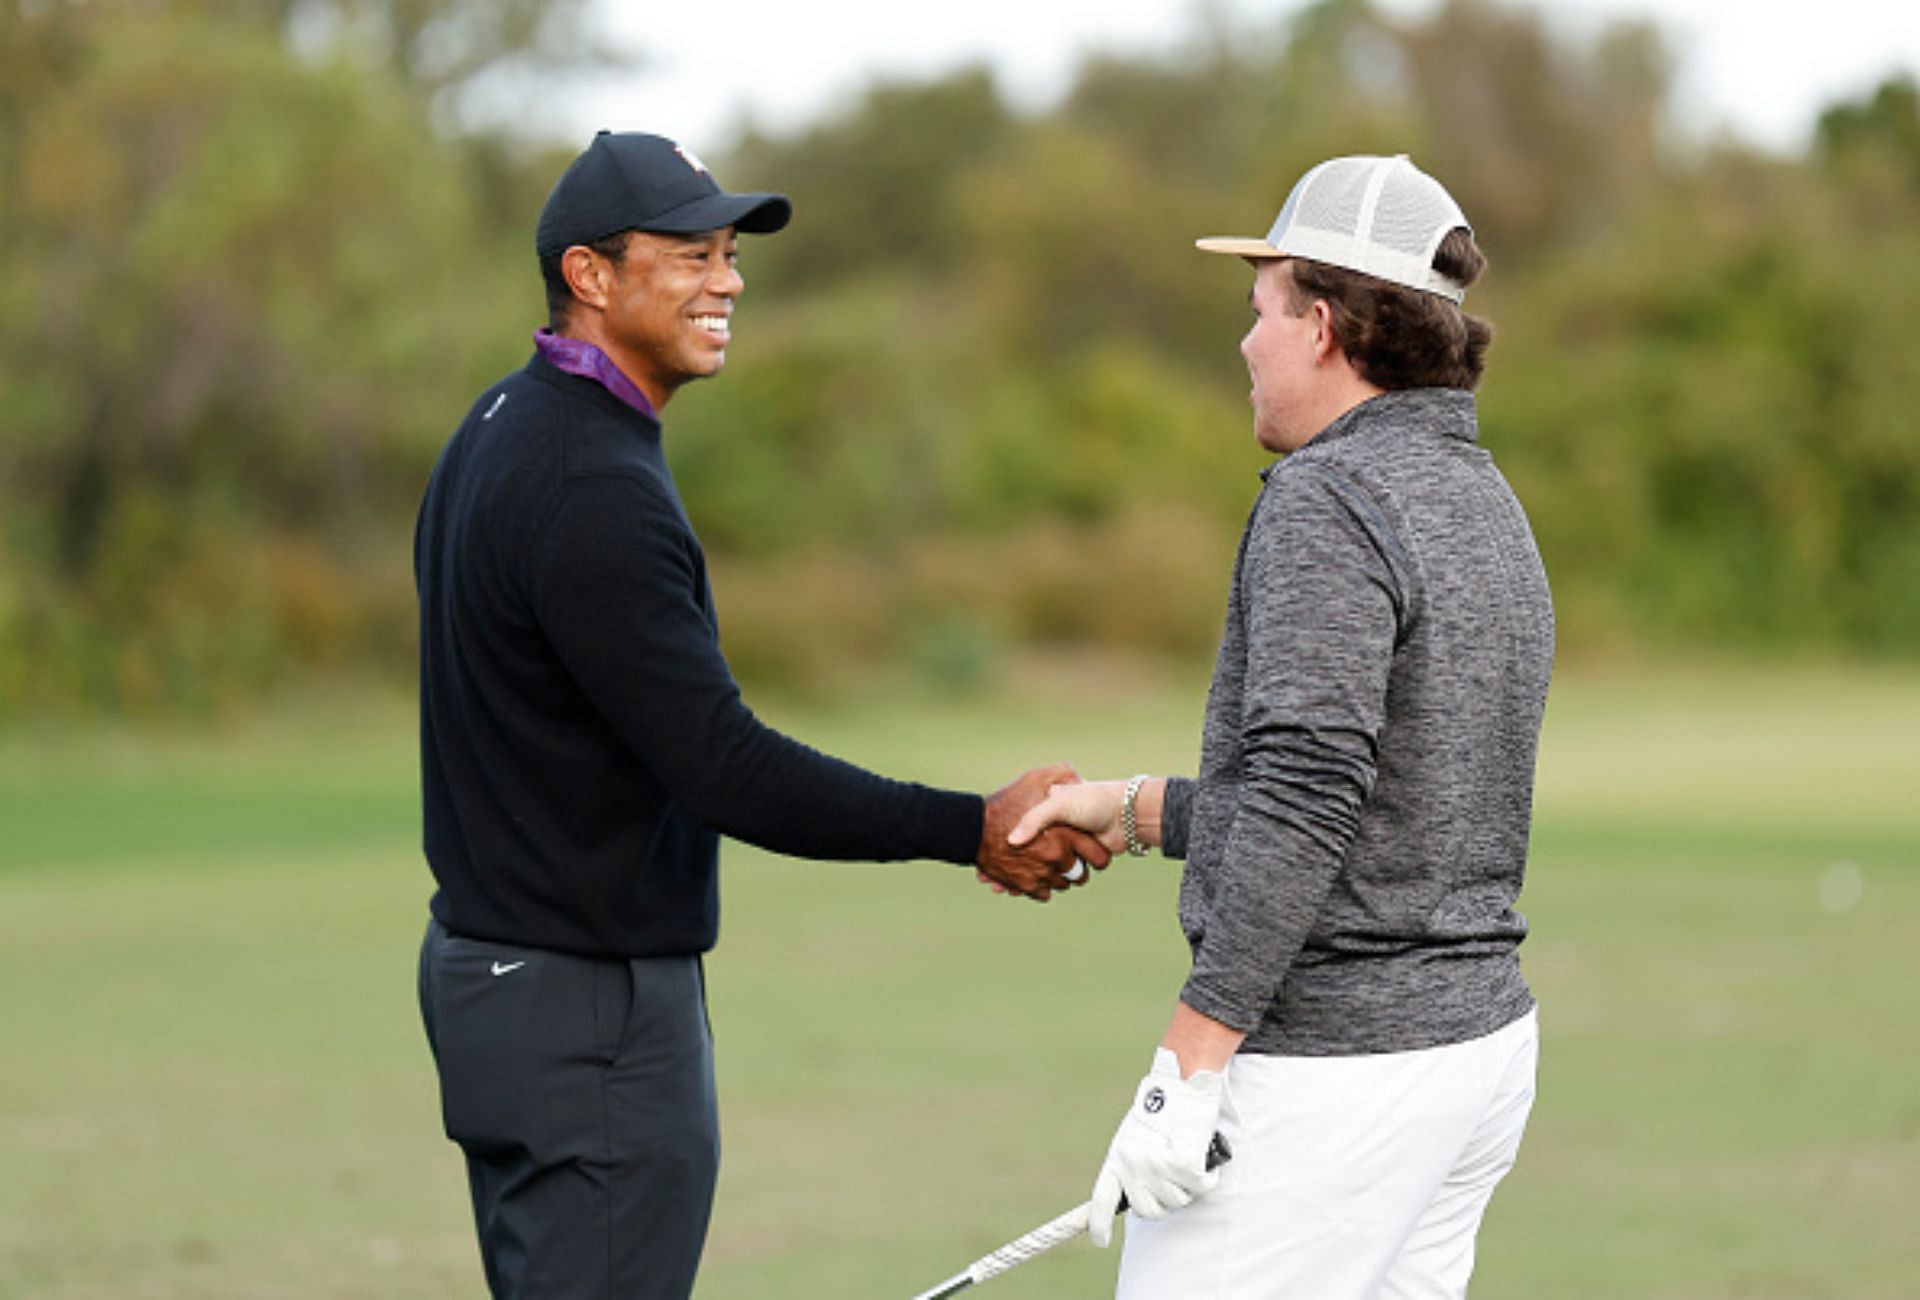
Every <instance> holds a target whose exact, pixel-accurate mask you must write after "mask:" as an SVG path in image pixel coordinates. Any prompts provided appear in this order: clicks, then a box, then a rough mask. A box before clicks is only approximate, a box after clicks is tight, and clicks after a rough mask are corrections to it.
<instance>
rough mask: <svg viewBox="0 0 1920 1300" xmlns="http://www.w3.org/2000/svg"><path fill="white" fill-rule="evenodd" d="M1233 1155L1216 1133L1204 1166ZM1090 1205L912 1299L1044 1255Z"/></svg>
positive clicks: (1123, 1201)
mask: <svg viewBox="0 0 1920 1300" xmlns="http://www.w3.org/2000/svg"><path fill="white" fill-rule="evenodd" d="M1232 1158H1233V1151H1232V1149H1231V1148H1229V1147H1228V1146H1227V1140H1226V1139H1225V1138H1223V1137H1221V1136H1220V1135H1219V1134H1218V1133H1215V1134H1214V1135H1213V1141H1212V1142H1210V1143H1208V1145H1207V1168H1209V1169H1218V1168H1219V1167H1220V1166H1221V1165H1223V1164H1225V1163H1226V1162H1227V1161H1228V1160H1230V1159H1232ZM1092 1208H1093V1203H1092V1202H1091V1201H1087V1202H1083V1203H1082V1204H1079V1205H1076V1206H1074V1207H1073V1208H1072V1209H1071V1210H1068V1211H1067V1212H1066V1213H1065V1214H1062V1215H1060V1216H1058V1217H1057V1218H1054V1219H1050V1220H1048V1221H1047V1222H1046V1223H1043V1224H1041V1225H1040V1226H1039V1227H1037V1228H1035V1229H1034V1230H1033V1231H1032V1232H1029V1233H1026V1234H1025V1235H1023V1236H1020V1237H1016V1238H1015V1239H1014V1240H1012V1241H1010V1242H1008V1243H1007V1244H1006V1245H1004V1246H1002V1247H1000V1249H998V1250H996V1251H994V1252H993V1253H992V1254H991V1255H982V1256H981V1257H980V1258H979V1259H976V1260H974V1261H973V1263H971V1264H969V1265H967V1267H966V1271H965V1272H961V1273H955V1274H954V1275H953V1276H952V1277H950V1278H948V1279H947V1280H946V1281H944V1282H942V1283H940V1284H939V1285H938V1286H936V1287H934V1288H933V1289H932V1290H931V1291H922V1292H921V1293H920V1294H919V1295H917V1296H915V1297H914V1298H913V1300H945V1297H947V1296H950V1295H958V1294H959V1293H960V1292H962V1291H964V1290H966V1289H967V1288H968V1287H970V1286H972V1285H974V1284H975V1283H976V1282H985V1281H986V1280H987V1279H988V1278H993V1277H998V1276H1000V1275H1001V1274H1002V1273H1004V1272H1006V1271H1007V1270H1008V1269H1010V1268H1017V1267H1018V1266H1020V1265H1021V1264H1024V1263H1026V1262H1027V1261H1028V1260H1030V1259H1032V1258H1033V1257H1034V1256H1035V1255H1043V1254H1045V1253H1046V1252H1047V1251H1050V1250H1052V1249H1053V1248H1054V1247H1055V1246H1058V1245H1060V1244H1062V1243H1064V1242H1068V1241H1072V1240H1073V1239H1074V1238H1075V1237H1077V1236H1079V1235H1080V1234H1081V1233H1083V1232H1085V1231H1086V1230H1087V1216H1088V1211H1089V1210H1091V1209H1092ZM1114 1212H1115V1213H1116V1214H1125V1213H1126V1212H1127V1198H1126V1197H1125V1196H1122V1197H1121V1198H1120V1204H1119V1205H1118V1206H1116V1207H1115V1208H1114Z"/></svg>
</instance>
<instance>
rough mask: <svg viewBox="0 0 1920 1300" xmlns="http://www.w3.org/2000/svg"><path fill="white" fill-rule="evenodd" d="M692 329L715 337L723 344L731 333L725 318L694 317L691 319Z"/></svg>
mask: <svg viewBox="0 0 1920 1300" xmlns="http://www.w3.org/2000/svg"><path fill="white" fill-rule="evenodd" d="M693 327H694V328H695V329H697V330H703V331H705V332H706V333H708V334H712V335H715V336H716V337H718V338H719V339H720V340H721V341H722V342H725V341H726V339H727V338H728V336H729V334H730V333H731V331H730V329H729V327H728V322H727V318H726V317H725V316H695V317H694V318H693Z"/></svg>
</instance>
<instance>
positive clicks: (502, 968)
mask: <svg viewBox="0 0 1920 1300" xmlns="http://www.w3.org/2000/svg"><path fill="white" fill-rule="evenodd" d="M524 965H526V963H525V962H523V961H508V962H499V961H497V962H495V963H494V964H493V973H494V974H495V975H507V974H511V973H512V972H514V971H517V970H519V969H520V968H521V967H522V966H524Z"/></svg>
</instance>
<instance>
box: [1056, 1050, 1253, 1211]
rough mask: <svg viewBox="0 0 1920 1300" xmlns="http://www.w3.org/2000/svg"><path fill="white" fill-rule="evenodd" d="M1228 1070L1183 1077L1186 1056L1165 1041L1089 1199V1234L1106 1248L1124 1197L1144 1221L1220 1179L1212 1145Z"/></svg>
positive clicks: (1205, 1071)
mask: <svg viewBox="0 0 1920 1300" xmlns="http://www.w3.org/2000/svg"><path fill="white" fill-rule="evenodd" d="M1225 1091H1226V1076H1225V1075H1224V1074H1220V1073H1218V1072H1216V1071H1213V1070H1196V1071H1194V1072H1193V1074H1192V1075H1190V1076H1188V1077H1187V1078H1184V1079H1183V1078H1181V1077H1180V1059H1179V1058H1178V1057H1177V1056H1175V1055H1174V1054H1173V1053H1172V1052H1170V1051H1168V1050H1167V1049H1166V1048H1164V1047H1162V1048H1160V1049H1158V1050H1157V1051H1155V1052H1154V1054H1153V1070H1152V1072H1151V1073H1149V1074H1148V1075H1147V1077H1146V1078H1144V1079H1142V1080H1141V1081H1140V1088H1139V1090H1138V1092H1137V1093H1136V1094H1135V1096H1134V1099H1133V1109H1131V1110H1129V1111H1128V1112H1127V1117H1126V1118H1125V1119H1123V1120H1121V1121H1120V1129H1119V1131H1118V1132H1116V1133H1115V1134H1114V1135H1113V1145H1112V1146H1111V1147H1109V1148H1108V1150H1107V1159H1106V1163H1105V1164H1103V1165H1102V1166H1101V1167H1100V1177H1099V1179H1098V1180H1096V1181H1095V1183H1094V1185H1093V1198H1092V1200H1091V1201H1089V1202H1088V1207H1087V1213H1088V1220H1087V1236H1088V1238H1089V1239H1091V1240H1092V1242H1093V1244H1094V1245H1096V1246H1099V1247H1102V1248H1103V1249H1104V1248H1105V1247H1106V1245H1107V1244H1108V1243H1109V1242H1110V1241H1112V1240H1113V1216H1114V1213H1115V1212H1116V1211H1117V1210H1118V1209H1119V1206H1120V1197H1121V1196H1122V1195H1123V1194H1124V1195H1125V1196H1126V1198H1127V1204H1128V1208H1129V1209H1131V1210H1132V1211H1133V1212H1134V1213H1135V1214H1137V1215H1139V1216H1140V1217H1141V1218H1143V1219H1157V1218H1159V1217H1160V1216H1161V1215H1163V1214H1170V1213H1172V1212H1173V1211H1175V1210H1177V1209H1179V1208H1180V1207H1181V1206H1183V1205H1185V1204H1186V1203H1187V1202H1189V1201H1191V1200H1193V1198H1194V1197H1196V1196H1199V1195H1200V1194H1201V1193H1203V1192H1206V1191H1209V1190H1211V1189H1212V1187H1213V1185H1214V1184H1215V1183H1217V1182H1219V1181H1220V1174H1219V1172H1218V1171H1217V1170H1213V1169H1208V1168H1207V1149H1208V1147H1209V1146H1211V1145H1212V1143H1213V1133H1214V1127H1215V1125H1216V1124H1218V1123H1219V1120H1220V1099H1221V1097H1222V1095H1223V1094H1224V1093H1225Z"/></svg>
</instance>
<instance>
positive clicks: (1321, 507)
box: [1181, 464, 1408, 1031]
mask: <svg viewBox="0 0 1920 1300" xmlns="http://www.w3.org/2000/svg"><path fill="white" fill-rule="evenodd" d="M1407 581H1408V573H1407V569H1406V563H1405V559H1404V550H1403V548H1401V547H1400V546H1399V545H1398V544H1397V542H1396V541H1395V539H1394V537H1393V534H1392V531H1391V528H1390V527H1389V525H1388V523H1387V521H1386V519H1385V518H1384V516H1383V515H1382V514H1381V513H1380V511H1379V510H1378V509H1377V508H1376V507H1375V505H1374V504H1373V502H1372V501H1371V500H1370V499H1369V498H1368V497H1367V496H1366V495H1365V494H1364V493H1363V492H1362V491H1361V490H1360V489H1359V488H1358V487H1356V486H1354V485H1353V484H1351V483H1348V482H1346V481H1345V480H1343V479H1338V478H1336V477H1334V476H1333V475H1331V474H1328V473H1326V472H1325V471H1322V470H1319V469H1318V468H1316V467H1314V466H1310V465H1304V464H1303V465H1297V466H1283V467H1282V468H1281V469H1280V470H1279V471H1277V472H1276V473H1275V474H1274V475H1273V476H1272V477H1271V478H1270V479H1269V482H1268V486H1267V488H1266V490H1265V492H1264V493H1263V494H1262V499H1261V503H1260V506H1259V508H1258V510H1257V511H1256V513H1255V517H1254V520H1253V524H1252V528H1251V530H1250V534H1249V539H1248V547H1247V554H1246V561H1245V563H1244V565H1243V567H1242V572H1241V575H1240V584H1241V588H1240V592H1239V597H1240V600H1241V601H1242V602H1243V605H1244V608H1245V610H1246V620H1247V629H1246V630H1247V637H1246V640H1247V658H1248V661H1247V671H1246V696H1245V708H1244V712H1243V716H1242V741H1243V745H1244V759H1243V762H1244V766H1243V770H1242V772H1241V781H1240V798H1239V803H1238V805H1237V807H1236V810H1235V815H1234V822H1233V829H1232V832H1231V834H1230V835H1229V836H1228V839H1227V843H1226V848H1225V855H1224V860H1223V863H1222V868H1221V870H1222V877H1221V883H1220V887H1219V888H1218V889H1217V890H1216V891H1215V893H1214V896H1213V902H1212V906H1211V908H1210V910H1209V912H1208V915H1207V917H1206V922H1205V930H1204V937H1203V938H1202V940H1201V942H1200V944H1199V946H1198V947H1197V949H1196V951H1195V954H1194V965H1193V970H1192V972H1191V974H1190V975H1189V977H1188V980H1187V984H1186V987H1185V989H1184V990H1183V991H1182V994H1181V1000H1182V1001H1184V1002H1186V1003H1187V1005H1189V1006H1191V1007H1192V1008H1193V1009H1194V1010H1196V1011H1199V1012H1201V1013H1203V1014H1205V1015H1208V1016H1211V1017H1212V1018H1214V1019H1216V1020H1219V1021H1221V1022H1222V1023H1224V1024H1226V1025H1228V1026H1230V1027H1232V1028H1235V1029H1239V1030H1242V1031H1251V1030H1252V1029H1253V1028H1254V1027H1255V1026H1256V1025H1258V1024H1259V1022H1260V1019H1261V1017H1262V1015H1263V1014H1264V1012H1265V1011H1266V1009H1267V1007H1268V1006H1269V1005H1270V1004H1271V1003H1272V1001H1273V999H1274V998H1275V996H1276V995H1277V994H1278V992H1279V989H1280V986H1281V984H1282V983H1283V981H1284V980H1285V979H1286V976H1287V971H1288V968H1289V967H1290V966H1291V965H1292V964H1293V962H1294V960H1295V958H1296V957H1297V956H1298V955H1299V952H1300V949H1301V947H1302V945H1303V944H1304V942H1305V940H1306V937H1307V935H1308V933H1309V932H1310V931H1311V930H1312V928H1313V925H1314V922H1315V919H1316V917H1317V916H1318V914H1319V911H1320V908H1321V906H1322V904H1323V902H1324V901H1325V899H1326V897H1327V893H1328V890H1329V889H1330V887H1331V886H1332V884H1333V881H1334V879H1335V877H1336V875H1337V873H1338V872H1339V870H1340V866H1341V862H1342V860H1343V859H1344V858H1345V856H1346V853H1347V848H1348V846H1349V845H1350V844H1351V843H1352V840H1353V836H1354V833H1355V830H1356V828H1357V827H1358V825H1359V818H1360V810H1361V807H1362V805H1363V804H1364V803H1365V802H1366V799H1367V796H1368V794H1369V792H1370V791H1371V790H1372V788H1373V781H1374V775H1375V770H1376V769H1375V764H1376V759H1377V754H1378V746H1379V740H1380V732H1381V728H1382V726H1383V725H1384V723H1385V714H1386V695H1387V680H1388V673H1389V669H1390V667H1391V664H1392V659H1393V650H1394V645H1395V641H1396V638H1397V636H1398V632H1399V624H1400V619H1401V617H1402V611H1403V609H1404V608H1405V600H1404V592H1405V585H1406V582H1407Z"/></svg>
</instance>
